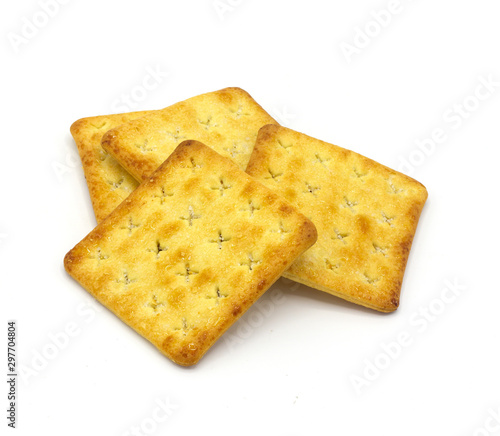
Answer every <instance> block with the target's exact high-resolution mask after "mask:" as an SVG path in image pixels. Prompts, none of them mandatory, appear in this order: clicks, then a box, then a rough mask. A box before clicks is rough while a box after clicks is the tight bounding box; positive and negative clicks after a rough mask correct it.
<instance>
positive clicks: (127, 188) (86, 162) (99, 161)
mask: <svg viewBox="0 0 500 436" xmlns="http://www.w3.org/2000/svg"><path fill="white" fill-rule="evenodd" d="M149 113H151V111H142V112H130V113H124V114H116V115H100V116H96V117H87V118H81V119H79V120H78V121H75V122H74V123H73V124H72V125H71V128H70V131H71V135H72V136H73V139H74V140H75V142H76V146H77V147H78V153H79V154H80V159H81V161H82V166H83V172H84V174H85V180H86V181H87V186H88V188H89V194H90V199H91V201H92V207H93V209H94V214H95V217H96V220H97V222H100V221H102V220H103V219H104V218H105V217H106V216H108V215H109V214H110V213H111V211H112V210H113V209H115V208H116V206H118V205H119V204H120V203H121V202H122V201H123V200H125V198H127V197H128V196H129V194H130V193H131V192H132V191H133V190H134V189H135V188H137V186H139V183H138V182H137V181H136V180H135V179H134V178H133V177H132V176H131V175H130V174H129V173H128V172H127V171H125V170H124V169H123V167H122V166H121V165H120V164H119V163H118V162H117V161H116V159H115V158H113V157H111V156H110V155H109V153H108V152H106V151H105V150H103V148H102V147H101V140H102V137H103V135H104V134H105V133H106V132H107V131H108V130H109V129H113V128H115V127H118V126H119V125H120V124H123V123H127V122H129V121H132V120H134V119H136V118H140V117H143V116H145V115H147V114H149Z"/></svg>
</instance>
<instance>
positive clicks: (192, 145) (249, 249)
mask: <svg viewBox="0 0 500 436" xmlns="http://www.w3.org/2000/svg"><path fill="white" fill-rule="evenodd" d="M316 236H317V235H316V229H315V227H314V225H313V224H312V222H311V221H310V220H308V219H307V218H306V217H305V216H304V215H302V214H301V213H299V212H298V211H297V210H296V209H295V208H294V207H293V206H291V205H290V204H289V203H288V202H286V201H285V200H283V199H282V198H281V197H279V196H278V195H276V194H275V193H273V192H272V191H271V190H269V189H268V188H266V187H264V186H263V185H262V184H260V183H258V182H256V181H255V180H253V179H252V178H251V177H250V176H248V175H247V174H246V173H244V172H243V171H241V170H239V168H238V167H237V165H236V164H234V163H233V162H232V161H230V160H229V159H227V158H224V157H222V156H220V155H219V154H218V153H216V152H215V151H213V150H212V149H210V148H209V147H207V146H205V145H203V144H202V143H200V142H197V141H185V142H183V143H182V144H181V145H179V146H178V147H177V148H176V149H175V151H174V152H173V154H172V155H171V156H170V157H169V158H168V159H167V160H166V161H165V162H164V163H163V164H162V165H161V166H160V167H159V168H158V170H157V171H155V172H154V174H153V175H151V176H150V177H149V178H148V179H147V180H146V181H145V182H143V183H142V184H141V185H140V186H139V187H138V188H137V189H136V190H135V191H134V192H133V193H131V194H130V196H129V197H127V199H126V200H125V201H124V202H122V203H121V204H120V205H119V206H118V207H117V209H115V210H114V211H113V212H112V213H111V214H110V215H109V216H108V217H106V218H105V219H104V220H103V221H102V222H101V223H100V224H99V225H98V226H97V227H96V228H95V229H94V230H93V231H92V232H90V233H89V234H88V235H87V236H86V237H85V238H84V239H83V240H82V241H81V242H80V243H78V244H77V245H76V246H75V247H74V248H73V249H72V250H71V251H70V252H69V253H68V254H67V255H66V257H65V259H64V265H65V268H66V270H67V271H68V273H69V274H70V275H71V276H72V277H73V278H75V279H76V280H77V281H78V282H79V283H80V284H81V285H82V286H83V287H84V288H85V289H87V290H88V291H89V292H90V293H91V294H92V295H93V296H94V297H95V298H97V299H98V300H99V301H100V302H101V303H102V304H104V305H105V306H106V307H108V308H109V309H110V310H111V311H113V312H114V313H115V314H116V315H117V316H118V317H119V318H120V319H122V320H123V321H124V322H125V323H127V324H128V325H129V326H131V327H132V328H134V329H135V330H136V331H137V332H138V333H140V334H141V335H142V336H144V337H145V338H146V339H148V340H149V341H150V342H152V343H153V344H154V345H155V346H156V347H157V348H158V349H159V350H160V351H161V352H162V353H164V354H165V355H166V356H167V357H169V358H170V359H171V360H173V361H174V362H176V363H178V364H180V365H193V364H195V363H196V362H197V361H198V360H199V359H200V358H201V357H202V356H203V355H204V353H205V352H206V351H207V350H208V349H209V348H210V347H211V346H212V344H214V342H215V341H216V340H217V339H218V338H219V337H220V336H221V335H222V334H223V333H224V332H225V331H226V330H227V329H228V328H229V327H230V326H231V325H232V324H233V323H234V322H235V321H236V320H237V319H238V318H239V317H240V316H241V315H242V314H243V313H244V312H245V311H246V310H247V309H248V308H249V307H250V306H251V305H252V304H253V303H254V302H255V301H256V300H257V299H258V298H259V297H260V296H261V295H262V294H263V293H264V292H265V291H266V290H267V289H268V288H269V287H270V286H271V284H272V283H274V282H275V281H276V280H277V279H278V278H279V277H280V275H281V274H282V273H283V271H285V270H286V269H287V268H288V267H289V266H290V265H291V264H292V262H293V261H294V260H295V259H296V258H297V257H298V256H299V255H300V254H301V253H303V252H304V251H305V250H306V249H308V248H309V247H310V246H311V245H312V244H313V243H314V242H315V240H316Z"/></svg>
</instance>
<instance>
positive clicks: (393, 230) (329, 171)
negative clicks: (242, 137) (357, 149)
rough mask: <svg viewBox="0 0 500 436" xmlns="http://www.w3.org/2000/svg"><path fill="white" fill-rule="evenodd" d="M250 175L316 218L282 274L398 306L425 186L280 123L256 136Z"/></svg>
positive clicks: (389, 307) (363, 300)
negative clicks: (314, 233) (312, 239)
mask: <svg viewBox="0 0 500 436" xmlns="http://www.w3.org/2000/svg"><path fill="white" fill-rule="evenodd" d="M247 173H248V174H250V175H251V176H253V177H255V178H256V179H257V180H259V181H260V182H262V183H263V184H264V185H266V186H267V187H269V188H270V189H272V190H273V191H274V192H276V193H278V194H280V195H282V196H283V197H284V198H285V199H287V200H288V201H290V203H292V204H293V205H295V206H297V208H298V209H299V210H300V211H301V212H302V213H304V214H305V215H306V216H307V217H308V218H310V219H311V221H313V222H314V224H315V225H316V227H317V229H318V241H317V243H316V244H315V245H314V246H313V247H312V248H311V249H310V250H308V251H307V252H306V253H304V254H303V255H302V256H301V257H300V258H299V259H298V260H297V261H296V262H295V263H294V264H293V265H292V266H291V268H290V269H289V270H288V271H287V272H286V273H285V274H284V276H285V277H288V278H290V279H292V280H295V281H297V282H300V283H303V284H305V285H308V286H311V287H313V288H316V289H319V290H321V291H325V292H328V293H330V294H333V295H336V296H338V297H341V298H344V299H345V300H348V301H351V302H354V303H357V304H361V305H363V306H366V307H369V308H372V309H375V310H379V311H381V312H391V311H393V310H395V309H397V307H398V305H399V297H400V292H401V284H402V280H403V275H404V270H405V266H406V262H407V260H408V254H409V252H410V247H411V244H412V240H413V236H414V234H415V231H416V228H417V223H418V219H419V217H420V212H421V211H422V208H423V206H424V203H425V201H426V199H427V190H426V189H425V187H424V186H423V185H422V184H420V183H419V182H417V181H416V180H413V179H412V178H410V177H407V176H406V175H404V174H401V173H399V172H397V171H394V170H392V169H390V168H387V167H385V166H384V165H381V164H379V163H377V162H375V161H373V160H371V159H368V158H366V157H364V156H361V155H359V154H357V153H354V152H352V151H349V150H346V149H343V148H341V147H338V146H336V145H332V144H329V143H326V142H323V141H320V140H318V139H314V138H311V137H309V136H306V135H304V134H302V133H299V132H295V131H293V130H290V129H286V128H284V127H280V126H272V125H270V126H265V127H263V128H262V129H261V130H260V132H259V135H258V138H257V143H256V145H255V149H254V152H253V154H252V157H251V158H250V162H249V164H248V168H247Z"/></svg>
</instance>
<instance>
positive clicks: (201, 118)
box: [102, 88, 276, 181]
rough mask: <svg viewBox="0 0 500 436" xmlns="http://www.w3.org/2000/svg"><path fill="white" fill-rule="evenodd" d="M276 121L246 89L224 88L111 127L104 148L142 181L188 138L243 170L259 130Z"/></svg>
mask: <svg viewBox="0 0 500 436" xmlns="http://www.w3.org/2000/svg"><path fill="white" fill-rule="evenodd" d="M275 123H276V121H275V120H274V119H273V118H271V116H270V115H269V114H268V113H267V112H266V111H265V110H264V109H262V107H261V106H260V105H259V104H258V103H257V102H256V101H255V100H254V99H253V98H252V97H251V96H250V95H249V94H248V93H247V92H245V91H243V90H242V89H240V88H225V89H221V90H220V91H215V92H209V93H207V94H202V95H198V96H196V97H192V98H190V99H188V100H185V101H181V102H179V103H176V104H174V105H172V106H169V107H167V108H165V109H161V110H159V111H156V112H154V113H152V114H150V115H148V116H146V117H143V118H140V119H137V120H135V121H131V122H129V123H127V124H124V125H122V126H119V127H117V128H115V129H112V130H110V131H109V132H107V133H106V135H104V137H103V139H102V146H103V148H104V149H105V150H107V151H108V152H109V153H110V154H111V155H112V156H114V157H115V158H116V159H117V160H118V162H120V163H121V164H122V165H123V167H124V168H125V169H126V170H127V171H129V172H130V174H132V175H133V176H134V177H135V178H136V179H137V180H139V181H142V180H144V179H146V178H147V177H148V176H149V175H150V174H151V173H152V172H153V171H154V170H156V168H158V167H159V166H160V165H161V163H162V162H163V161H164V160H165V159H166V158H167V157H168V156H169V155H170V153H172V151H174V149H175V147H177V145H179V143H180V142H182V141H183V140H185V139H194V140H197V141H200V142H203V143H204V144H206V145H208V146H209V147H211V148H213V149H214V150H215V151H217V152H218V153H219V154H221V155H222V156H226V157H229V158H231V159H232V160H233V161H234V162H236V164H237V165H238V166H239V167H240V169H241V170H243V171H244V170H245V168H246V166H247V163H248V159H249V158H250V154H251V153H252V150H253V146H254V144H255V139H256V138H257V133H258V131H259V129H260V128H261V127H262V126H264V125H265V124H275Z"/></svg>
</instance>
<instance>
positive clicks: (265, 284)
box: [64, 140, 318, 366]
mask: <svg viewBox="0 0 500 436" xmlns="http://www.w3.org/2000/svg"><path fill="white" fill-rule="evenodd" d="M188 148H191V149H196V148H198V149H201V150H203V151H204V152H206V153H208V154H212V155H213V156H217V158H222V159H224V160H225V161H227V163H228V164H230V165H231V166H233V167H234V168H235V169H237V170H238V171H241V170H240V169H239V168H238V166H237V165H236V164H235V163H234V162H232V161H231V160H229V159H228V158H225V157H224V156H221V155H220V154H218V153H217V152H216V151H214V150H212V149H211V148H210V147H208V146H206V145H204V144H203V143H201V142H198V141H194V140H187V141H183V142H182V143H181V144H179V145H178V146H177V147H176V149H175V150H174V152H173V153H172V154H171V155H170V156H169V158H167V160H166V161H165V162H163V164H162V165H160V167H159V168H158V169H157V170H156V171H155V172H154V173H153V174H152V175H151V176H150V177H149V178H148V179H147V181H144V182H143V183H142V184H141V185H140V186H139V187H138V188H137V189H136V190H135V191H134V193H132V194H131V195H130V196H129V197H128V198H127V199H126V200H125V201H124V202H123V203H121V204H120V205H119V206H118V207H117V208H116V209H115V210H114V211H113V212H112V213H111V214H110V215H108V217H106V218H105V219H104V220H103V221H102V222H101V223H99V224H98V225H97V226H96V227H95V228H94V229H93V230H92V231H91V232H90V233H89V234H88V235H87V236H85V238H83V239H82V240H81V241H80V242H79V243H78V244H76V245H79V244H80V243H81V242H83V241H86V240H88V239H92V238H93V237H94V236H95V235H96V234H99V233H100V232H101V228H102V227H103V226H104V225H105V224H106V222H107V221H108V220H109V219H113V217H114V215H116V214H118V213H119V212H120V211H121V210H122V209H124V208H130V207H131V206H132V205H131V203H132V202H133V201H134V200H135V196H137V195H140V194H141V193H142V190H144V189H146V188H145V187H146V185H147V184H149V183H153V182H154V181H155V179H156V178H157V173H159V172H161V171H162V169H163V168H164V167H165V166H168V165H170V163H171V162H172V161H174V160H176V159H183V155H184V154H187V153H188ZM241 172H242V173H243V174H244V175H245V176H247V177H248V178H249V179H251V181H252V182H253V183H257V184H259V185H261V186H262V187H263V188H264V189H266V190H267V191H269V194H271V195H272V196H273V197H275V198H276V199H277V200H278V201H280V202H281V203H283V204H284V205H286V206H287V207H289V208H290V210H292V211H294V212H295V213H297V214H298V215H299V216H300V217H302V223H301V224H300V227H299V228H298V231H297V232H298V234H297V238H296V242H295V243H294V244H293V245H292V246H290V245H286V246H283V247H282V248H281V250H280V251H286V252H288V254H289V256H288V261H287V262H283V261H282V259H281V257H280V256H274V257H273V258H272V259H271V261H270V262H269V263H268V268H266V271H269V269H270V268H269V266H273V267H274V271H275V272H274V274H272V275H269V274H267V275H266V274H265V271H262V272H261V276H259V277H257V278H256V279H255V281H254V285H253V286H252V288H251V289H250V291H249V295H248V296H247V298H246V299H245V300H244V301H243V303H244V304H245V305H246V307H241V305H239V306H238V308H237V310H235V311H233V318H231V319H227V320H225V321H224V322H223V323H221V325H220V326H218V328H217V329H214V330H212V332H213V335H212V337H210V338H209V339H208V340H207V341H203V340H202V341H201V342H200V343H199V344H198V347H197V350H196V352H194V353H193V352H192V351H191V350H189V349H186V347H185V346H183V347H181V348H179V349H178V350H177V353H172V354H168V353H167V349H166V347H164V344H165V340H164V341H163V343H162V346H156V345H155V344H153V343H152V342H150V341H149V339H148V338H146V337H145V336H143V335H141V334H140V333H139V332H138V331H137V330H136V329H135V328H134V326H133V325H131V324H129V323H128V322H126V321H125V320H123V319H122V318H121V317H120V316H119V315H118V314H117V313H115V312H114V310H113V309H112V308H110V307H108V306H106V305H105V304H103V303H102V302H101V301H100V299H99V297H98V296H97V295H95V294H94V293H93V292H92V291H91V290H89V289H87V288H86V287H85V286H84V285H83V284H81V283H80V282H79V281H78V280H77V279H76V278H75V277H74V276H73V274H72V272H73V268H72V266H73V261H74V260H75V259H76V260H78V258H80V255H78V256H75V255H74V253H73V251H74V250H75V248H76V245H75V247H73V249H71V250H70V251H69V252H68V253H67V254H66V255H65V257H64V268H65V270H66V272H67V273H68V274H69V275H70V276H71V277H73V278H74V279H75V280H76V281H77V282H78V283H79V284H80V286H82V287H83V288H84V289H85V290H86V291H87V292H89V294H91V295H92V296H93V297H94V298H96V299H97V300H98V301H99V302H100V303H101V304H102V305H103V306H104V307H106V308H107V309H108V310H109V311H111V312H113V313H114V314H115V315H116V317H117V318H119V319H120V321H122V322H123V323H125V324H126V325H128V326H129V327H131V328H132V329H133V330H134V331H135V332H136V333H138V334H140V335H141V336H143V337H144V338H145V339H146V340H147V341H148V342H150V343H151V344H152V345H154V346H155V347H156V348H158V350H159V351H160V352H161V353H162V354H164V355H165V356H166V357H167V358H169V359H170V360H172V361H173V362H174V363H176V364H178V365H181V366H192V365H194V364H196V363H198V361H199V360H200V359H201V358H202V357H203V356H204V355H205V353H206V352H207V351H209V350H210V349H211V347H212V346H213V345H214V344H215V342H216V341H217V340H218V339H219V338H220V337H221V336H222V335H223V334H224V333H225V332H226V331H227V330H228V329H229V328H230V327H231V326H232V325H233V324H234V323H235V322H236V321H238V319H239V318H240V317H241V316H242V315H243V314H244V313H245V312H246V311H247V310H248V309H249V308H250V307H251V306H252V305H253V304H254V303H255V302H256V301H257V300H258V299H259V298H260V297H261V296H262V295H263V294H264V293H265V292H266V291H267V290H268V289H269V288H270V287H271V286H272V285H273V284H274V283H275V282H276V281H277V280H278V279H279V278H280V277H281V275H282V274H283V272H284V271H286V269H288V268H289V267H290V265H291V264H292V263H293V262H294V261H295V260H296V259H297V258H298V257H299V256H300V255H301V254H302V253H303V252H304V251H306V250H307V249H308V248H310V247H311V246H312V245H314V243H315V242H316V239H317V236H318V234H317V230H316V227H315V225H314V224H313V222H312V221H311V220H309V219H308V218H307V217H305V216H304V215H303V214H302V213H300V212H299V211H298V210H297V208H296V207H295V206H293V205H291V204H290V203H289V202H287V201H286V200H285V199H283V198H282V197H281V196H279V195H278V194H276V193H274V192H273V191H272V190H270V189H269V188H267V187H266V186H264V185H262V184H261V183H260V182H258V181H257V180H255V179H253V178H252V177H251V176H249V175H248V174H245V173H244V172H243V171H241ZM131 196H134V198H132V199H130V197H131ZM202 345H203V348H201V346H202Z"/></svg>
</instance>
